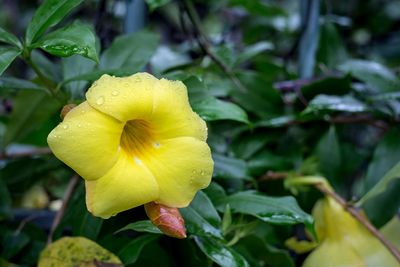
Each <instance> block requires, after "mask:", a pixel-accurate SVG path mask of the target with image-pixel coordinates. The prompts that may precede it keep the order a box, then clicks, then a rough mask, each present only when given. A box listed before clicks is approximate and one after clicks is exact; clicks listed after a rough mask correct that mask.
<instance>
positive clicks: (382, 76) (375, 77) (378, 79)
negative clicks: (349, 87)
mask: <svg viewBox="0 0 400 267" xmlns="http://www.w3.org/2000/svg"><path fill="white" fill-rule="evenodd" d="M338 69H339V70H341V71H343V72H348V73H351V74H352V75H353V76H354V77H355V78H357V79H359V80H361V81H363V82H365V83H366V84H367V85H369V86H370V87H371V88H373V89H376V90H378V91H379V92H390V91H397V90H398V88H399V86H400V80H399V79H398V78H397V77H396V75H395V74H394V73H393V72H392V71H391V70H389V69H388V68H387V67H385V66H383V65H381V64H379V63H377V62H373V61H367V60H356V59H353V60H349V61H347V62H345V63H344V64H342V65H340V66H339V67H338Z"/></svg>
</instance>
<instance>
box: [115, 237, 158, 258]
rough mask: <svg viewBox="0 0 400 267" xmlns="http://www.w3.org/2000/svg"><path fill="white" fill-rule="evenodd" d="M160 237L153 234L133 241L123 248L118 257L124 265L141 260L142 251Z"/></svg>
mask: <svg viewBox="0 0 400 267" xmlns="http://www.w3.org/2000/svg"><path fill="white" fill-rule="evenodd" d="M159 237H160V236H159V235H153V234H145V235H142V236H139V237H137V238H135V239H133V240H132V241H131V242H130V243H129V244H127V245H126V246H125V247H123V248H122V249H121V250H120V251H119V253H118V256H119V258H120V259H121V260H122V262H123V263H124V265H128V264H132V263H135V262H136V261H137V259H138V258H139V255H140V252H141V251H142V249H143V248H144V247H145V246H146V245H147V244H149V243H151V242H153V241H155V240H157V239H158V238H159Z"/></svg>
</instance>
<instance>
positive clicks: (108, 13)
mask: <svg viewBox="0 0 400 267" xmlns="http://www.w3.org/2000/svg"><path fill="white" fill-rule="evenodd" d="M132 1H134V0H132ZM12 2H13V1H3V2H2V3H1V4H0V26H1V27H0V75H1V77H0V265H2V266H3V264H5V266H9V265H8V264H17V265H21V266H35V265H36V264H37V260H38V257H39V254H40V252H41V251H42V250H43V248H44V247H45V246H46V242H47V237H48V233H49V231H50V228H51V224H52V222H53V220H54V216H55V212H54V211H50V210H49V209H50V207H51V206H52V205H55V204H57V200H60V199H62V197H63V195H64V193H65V191H66V187H67V184H68V181H69V180H70V178H71V177H72V176H73V172H72V171H71V170H70V169H69V168H68V167H67V166H65V165H64V164H63V163H61V162H60V161H58V160H57V159H56V158H55V157H54V156H53V155H48V154H49V151H48V150H47V141H46V138H47V135H48V133H49V132H50V131H51V129H53V128H54V127H55V126H56V125H57V124H58V123H59V121H60V117H59V112H60V109H61V108H62V106H64V105H65V104H69V103H76V104H79V103H81V102H82V101H84V99H85V92H86V90H87V89H88V87H89V86H90V85H91V83H92V82H93V81H95V80H97V79H98V78H99V77H100V76H101V75H103V74H109V75H115V76H127V75H131V74H133V73H136V72H141V71H146V72H150V73H153V74H154V75H155V76H157V77H158V78H161V77H165V78H168V79H171V80H175V79H177V80H181V81H182V82H183V83H184V84H185V85H186V86H187V88H188V94H189V101H190V103H191V106H192V108H193V110H194V111H195V112H197V113H198V114H199V115H200V116H201V117H202V118H203V119H204V120H205V121H206V122H207V126H208V129H209V130H208V140H207V142H208V144H209V146H210V147H211V150H212V156H213V160H214V172H213V182H212V183H211V185H210V186H209V187H208V188H206V189H204V190H203V191H200V192H198V193H197V195H196V197H195V198H194V200H193V201H192V203H191V204H190V206H188V207H186V208H182V209H180V212H181V214H182V216H183V218H184V220H185V223H186V229H187V235H188V238H187V239H184V240H176V239H172V238H169V237H167V236H165V235H162V233H161V232H160V230H159V229H158V228H156V227H155V226H154V225H152V224H151V222H150V221H149V220H148V218H147V217H146V215H145V213H144V210H143V209H142V208H141V207H138V208H135V209H132V210H130V211H126V212H123V213H120V214H118V215H117V216H115V217H112V218H110V219H108V220H102V219H100V218H96V217H94V216H92V215H91V214H90V213H89V212H88V211H87V208H86V204H85V191H84V184H83V182H79V184H78V186H77V188H76V189H75V191H74V192H73V194H72V196H71V198H70V199H69V201H68V204H67V205H66V207H65V210H64V213H63V216H62V218H61V221H60V223H59V224H58V227H57V228H56V229H55V232H54V235H53V239H54V240H57V239H59V238H61V237H63V236H83V237H86V238H88V239H91V240H93V241H95V242H96V243H98V244H100V245H101V246H103V247H104V248H106V249H107V250H109V251H111V252H113V253H114V254H115V255H117V256H119V257H120V259H121V261H122V262H123V263H124V264H125V265H127V266H198V267H203V266H224V267H231V266H238V267H241V266H255V267H257V266H267V267H291V266H301V264H302V262H303V260H304V258H303V257H301V256H299V255H295V253H294V252H292V251H289V249H288V248H287V247H286V246H285V241H286V240H287V239H288V238H290V237H292V236H296V238H298V239H299V240H306V239H311V238H312V237H313V236H314V235H315V229H314V221H313V218H312V216H311V215H310V213H311V210H312V207H313V206H314V204H315V202H316V201H317V199H318V198H320V197H321V196H322V195H321V194H319V193H318V192H317V191H316V190H315V189H313V188H307V190H305V191H301V192H300V193H299V194H298V195H292V194H291V192H290V191H289V190H287V189H286V188H285V184H284V182H283V181H282V180H283V179H284V177H286V176H287V175H289V176H290V175H319V176H324V177H326V178H327V180H328V181H329V182H330V184H331V185H332V186H333V188H334V190H335V191H336V192H337V193H339V194H340V195H341V196H343V197H344V198H345V199H347V200H348V201H350V202H351V203H352V204H354V205H355V206H357V207H360V208H362V209H363V210H364V211H365V213H366V215H367V217H368V218H369V220H370V221H371V222H372V223H373V224H374V225H375V226H376V227H378V228H379V227H381V226H383V225H385V224H386V223H387V222H388V221H389V220H390V219H391V218H393V216H395V215H396V213H398V211H399V208H400V194H399V188H400V179H399V178H400V138H399V137H400V130H399V126H398V124H399V122H400V78H399V63H400V53H399V49H398V48H399V47H400V46H399V40H400V36H399V32H398V25H399V23H400V15H399V12H398V11H397V9H398V7H399V6H398V3H397V2H396V1H391V0H388V1H377V0H368V1H361V0H358V1H353V2H352V1H347V2H346V1H317V0H315V1H314V0H308V1H300V2H299V3H300V4H299V6H296V5H294V3H297V2H296V1H258V0H257V1H245V0H230V1H191V0H183V1H169V0H146V1H145V2H146V4H147V5H148V8H149V12H148V13H146V16H147V18H148V19H147V26H146V28H145V29H142V30H140V31H137V32H135V33H129V34H128V33H124V29H123V27H122V26H121V25H123V24H124V20H126V21H128V20H127V18H125V17H124V14H121V12H120V10H119V9H118V8H121V7H122V9H124V8H125V7H126V6H125V4H126V3H127V2H129V1H99V0H95V1H82V0H45V1H39V2H42V4H41V5H40V6H39V7H36V6H34V3H33V2H35V1H33V2H32V3H31V2H29V1H18V5H19V4H21V5H20V6H19V7H18V10H17V11H18V12H19V14H12V12H15V6H13V4H12ZM350 2H352V3H350ZM105 3H106V4H105ZM13 7H14V9H13ZM396 8H397V9H396ZM12 10H14V11H12ZM118 10H119V11H118ZM193 12H196V13H193ZM299 17H300V18H301V22H298V21H297V20H296V19H297V18H299ZM365 18H368V19H365ZM196 21H197V22H196ZM92 22H94V23H92ZM14 33H18V34H21V33H25V34H24V35H23V36H17V35H15V34H14ZM182 156H183V157H184V156H185V155H182ZM35 187H39V188H41V189H43V190H42V191H43V192H44V193H43V192H42V193H41V194H42V195H40V196H39V195H35V196H34V198H33V199H32V200H31V201H30V203H34V205H36V206H35V208H37V209H33V208H29V209H25V206H24V204H23V203H24V199H25V198H26V197H27V195H29V192H30V190H31V189H32V188H35ZM43 194H44V195H43ZM35 197H37V198H35ZM43 197H44V199H45V203H44V204H40V203H41V202H40V201H39V200H40V199H42V200H43ZM48 200H50V201H56V202H52V205H50V203H49V201H48ZM11 266H12V265H11ZM321 266H322V265H321Z"/></svg>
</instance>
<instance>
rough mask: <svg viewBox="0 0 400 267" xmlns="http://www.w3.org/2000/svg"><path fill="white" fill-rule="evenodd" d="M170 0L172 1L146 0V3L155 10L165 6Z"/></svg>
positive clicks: (151, 9)
mask: <svg viewBox="0 0 400 267" xmlns="http://www.w3.org/2000/svg"><path fill="white" fill-rule="evenodd" d="M169 2H171V0H146V3H147V5H148V6H149V8H150V11H154V10H155V9H157V8H160V7H162V6H165V5H166V4H168V3H169Z"/></svg>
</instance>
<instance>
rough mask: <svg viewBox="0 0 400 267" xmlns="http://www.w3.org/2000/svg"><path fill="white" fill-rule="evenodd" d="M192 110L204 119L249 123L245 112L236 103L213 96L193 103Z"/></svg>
mask: <svg viewBox="0 0 400 267" xmlns="http://www.w3.org/2000/svg"><path fill="white" fill-rule="evenodd" d="M193 110H194V111H195V112H196V113H197V114H199V115H200V117H202V118H203V119H204V120H206V121H216V120H235V121H240V122H244V123H249V120H248V118H247V114H246V112H245V111H244V110H243V109H242V108H240V107H239V106H238V105H236V104H233V103H230V102H227V101H222V100H219V99H216V98H213V97H210V98H208V99H205V100H203V101H199V102H195V103H193Z"/></svg>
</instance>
